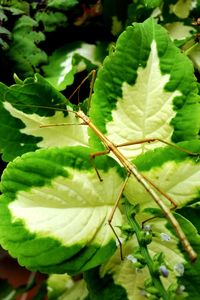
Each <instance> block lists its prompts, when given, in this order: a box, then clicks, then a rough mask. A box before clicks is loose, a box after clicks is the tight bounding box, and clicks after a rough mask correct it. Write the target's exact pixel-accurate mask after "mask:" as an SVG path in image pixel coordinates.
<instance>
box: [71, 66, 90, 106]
mask: <svg viewBox="0 0 200 300" xmlns="http://www.w3.org/2000/svg"><path fill="white" fill-rule="evenodd" d="M89 78H91V82H90V93H89V100H88V108H89V107H90V102H91V97H92V91H93V86H94V81H95V78H96V70H92V71H91V72H90V73H89V74H88V75H87V76H86V77H85V78H84V79H83V80H82V81H81V83H80V84H79V85H78V86H77V88H76V89H75V90H74V91H73V93H72V94H71V95H70V96H69V97H68V99H69V100H70V99H71V98H72V97H73V96H74V94H76V92H78V104H79V91H80V88H81V86H82V84H84V82H85V81H86V80H88V79H89Z"/></svg>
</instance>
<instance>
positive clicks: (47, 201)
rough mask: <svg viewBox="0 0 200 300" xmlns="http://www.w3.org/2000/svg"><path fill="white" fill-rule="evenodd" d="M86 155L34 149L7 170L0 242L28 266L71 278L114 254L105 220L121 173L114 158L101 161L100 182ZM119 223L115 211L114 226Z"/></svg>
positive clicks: (69, 150)
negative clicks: (70, 275) (101, 179)
mask: <svg viewBox="0 0 200 300" xmlns="http://www.w3.org/2000/svg"><path fill="white" fill-rule="evenodd" d="M90 152H91V150H90V149H87V148H84V147H74V148H73V147H69V148H62V149H59V148H49V149H44V150H38V151H36V152H34V153H26V154H24V155H23V156H22V157H21V158H17V159H16V160H15V161H14V162H13V163H10V164H9V165H8V167H7V168H6V171H5V172H4V174H3V176H2V183H1V187H2V192H3V196H2V197H1V201H0V213H1V220H2V221H1V224H0V242H1V245H2V246H3V247H4V248H5V249H7V250H8V251H9V252H10V254H11V255H12V256H14V257H16V258H17V259H18V261H19V263H20V264H21V265H23V266H26V268H28V269H31V270H38V271H41V272H45V273H66V272H67V273H69V274H75V273H78V272H81V271H83V270H87V269H90V268H92V267H95V266H97V265H99V264H101V263H102V262H103V261H105V260H107V259H108V258H109V257H110V256H111V255H112V254H113V252H114V251H115V250H116V243H115V236H114V234H113V232H112V230H111V228H110V227H109V226H108V223H107V222H108V221H107V220H108V217H109V216H110V214H111V211H112V209H113V205H114V203H115V201H116V199H117V196H118V194H119V192H120V189H121V185H122V183H123V176H122V175H123V173H122V170H121V169H120V167H119V166H118V165H117V163H116V162H115V161H114V160H113V159H111V158H108V157H102V158H99V159H97V160H96V161H95V162H96V167H97V168H98V170H99V172H100V174H101V176H102V178H103V181H102V182H100V180H99V178H98V177H97V174H96V172H95V169H94V168H93V167H92V165H91V162H90V159H89V155H90ZM102 192H103V194H102ZM121 223H122V216H121V213H120V211H119V209H117V211H116V212H115V215H114V219H113V222H112V224H113V226H114V227H115V226H121ZM116 232H117V233H118V234H119V229H118V228H116Z"/></svg>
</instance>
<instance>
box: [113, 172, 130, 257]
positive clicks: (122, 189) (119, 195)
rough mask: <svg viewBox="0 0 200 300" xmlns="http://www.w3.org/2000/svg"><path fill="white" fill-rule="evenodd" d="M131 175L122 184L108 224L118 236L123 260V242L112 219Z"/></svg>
mask: <svg viewBox="0 0 200 300" xmlns="http://www.w3.org/2000/svg"><path fill="white" fill-rule="evenodd" d="M130 175H131V173H128V174H127V177H126V179H125V181H124V182H123V185H122V187H121V189H120V192H119V194H118V196H117V199H116V201H115V205H114V207H113V209H112V211H111V214H110V216H109V218H108V224H109V226H110V228H111V229H112V231H113V233H114V235H115V236H116V239H117V241H118V244H119V249H120V256H121V260H123V253H122V243H121V241H120V239H119V237H118V235H117V233H116V231H115V229H114V227H113V225H112V220H113V216H114V214H115V211H116V209H117V207H118V204H119V201H120V199H121V196H122V194H123V191H124V188H125V186H126V184H127V182H128V179H129V177H130Z"/></svg>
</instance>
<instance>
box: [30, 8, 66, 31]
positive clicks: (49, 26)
mask: <svg viewBox="0 0 200 300" xmlns="http://www.w3.org/2000/svg"><path fill="white" fill-rule="evenodd" d="M35 19H36V21H38V22H39V21H41V22H42V23H43V26H44V31H45V32H51V31H54V30H56V28H59V27H66V26H67V17H66V16H65V15H64V14H63V13H61V12H55V13H53V12H49V13H48V12H37V13H36V15H35Z"/></svg>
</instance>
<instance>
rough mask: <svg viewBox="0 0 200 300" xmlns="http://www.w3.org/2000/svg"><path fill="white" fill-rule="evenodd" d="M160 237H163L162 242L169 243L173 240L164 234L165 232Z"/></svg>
mask: <svg viewBox="0 0 200 300" xmlns="http://www.w3.org/2000/svg"><path fill="white" fill-rule="evenodd" d="M160 236H161V239H162V241H165V242H169V241H170V239H171V238H170V236H169V235H168V234H166V233H164V232H162V233H161V234H160Z"/></svg>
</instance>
